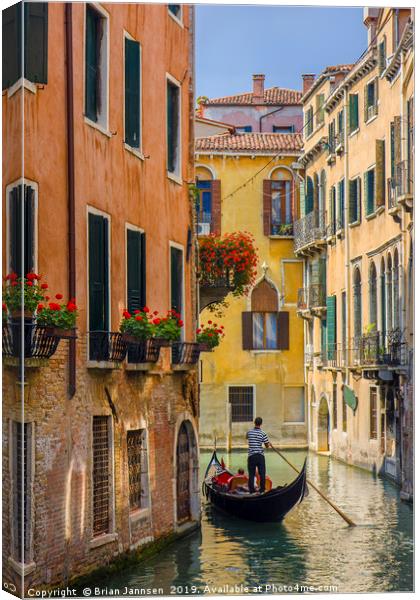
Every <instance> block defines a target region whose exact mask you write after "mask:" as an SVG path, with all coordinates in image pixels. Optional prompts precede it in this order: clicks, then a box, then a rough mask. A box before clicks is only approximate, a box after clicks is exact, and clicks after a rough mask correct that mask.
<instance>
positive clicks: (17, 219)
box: [9, 186, 22, 277]
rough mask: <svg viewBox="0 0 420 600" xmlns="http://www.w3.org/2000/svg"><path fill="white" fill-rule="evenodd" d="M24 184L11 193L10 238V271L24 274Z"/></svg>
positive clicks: (20, 274)
mask: <svg viewBox="0 0 420 600" xmlns="http://www.w3.org/2000/svg"><path fill="white" fill-rule="evenodd" d="M21 197H22V186H18V187H15V188H13V189H12V190H11V191H10V193H9V239H10V246H9V252H10V271H11V272H12V273H17V275H19V277H21V276H22V264H21V260H22V259H21V256H22V247H21V240H22V220H21V219H22V209H21Z"/></svg>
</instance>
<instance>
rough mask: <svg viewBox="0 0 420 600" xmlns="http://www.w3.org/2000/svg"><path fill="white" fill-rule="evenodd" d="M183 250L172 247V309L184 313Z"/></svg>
mask: <svg viewBox="0 0 420 600" xmlns="http://www.w3.org/2000/svg"><path fill="white" fill-rule="evenodd" d="M182 274H183V262H182V251H181V250H179V249H178V248H173V247H171V309H172V310H176V311H177V312H178V313H179V314H182V285H183V277H182Z"/></svg>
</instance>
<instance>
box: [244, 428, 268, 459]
mask: <svg viewBox="0 0 420 600" xmlns="http://www.w3.org/2000/svg"><path fill="white" fill-rule="evenodd" d="M246 437H247V438H248V455H251V454H264V448H263V444H267V443H268V435H267V434H266V433H265V431H263V430H262V429H259V428H258V427H254V429H250V430H249V431H248V433H247V434H246Z"/></svg>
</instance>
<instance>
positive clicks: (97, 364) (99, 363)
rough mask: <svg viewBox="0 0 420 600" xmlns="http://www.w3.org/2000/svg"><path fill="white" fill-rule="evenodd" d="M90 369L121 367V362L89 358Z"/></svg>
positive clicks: (88, 366)
mask: <svg viewBox="0 0 420 600" xmlns="http://www.w3.org/2000/svg"><path fill="white" fill-rule="evenodd" d="M86 366H87V368H88V369H121V368H122V366H121V363H120V362H115V361H112V360H88V361H87V363H86Z"/></svg>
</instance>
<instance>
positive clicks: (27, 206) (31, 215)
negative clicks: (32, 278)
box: [7, 183, 36, 276]
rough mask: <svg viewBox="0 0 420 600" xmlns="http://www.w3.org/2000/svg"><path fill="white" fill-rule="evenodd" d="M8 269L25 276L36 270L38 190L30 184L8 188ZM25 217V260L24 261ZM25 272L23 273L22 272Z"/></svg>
mask: <svg viewBox="0 0 420 600" xmlns="http://www.w3.org/2000/svg"><path fill="white" fill-rule="evenodd" d="M7 190H8V194H7V195H8V253H9V260H8V263H9V264H8V268H9V271H10V272H11V273H12V272H13V273H16V274H17V275H19V276H24V275H26V273H29V272H31V271H34V270H35V267H36V261H35V253H36V248H35V240H36V189H35V187H33V186H32V185H29V184H26V183H25V184H17V185H13V186H8V188H7ZM22 213H23V214H22ZM22 217H23V231H24V239H23V245H24V248H23V260H22ZM22 271H23V272H22Z"/></svg>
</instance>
